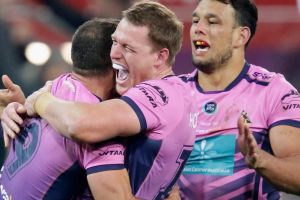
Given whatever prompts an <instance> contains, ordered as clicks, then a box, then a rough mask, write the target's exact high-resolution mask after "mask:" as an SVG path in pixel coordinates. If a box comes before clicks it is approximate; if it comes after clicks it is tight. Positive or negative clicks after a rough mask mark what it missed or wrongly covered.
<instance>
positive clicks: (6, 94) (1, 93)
mask: <svg viewBox="0 0 300 200" xmlns="http://www.w3.org/2000/svg"><path fill="white" fill-rule="evenodd" d="M2 83H3V85H4V87H5V88H6V89H1V90H0V115H1V114H2V112H3V110H4V108H5V107H6V106H7V105H8V104H9V103H11V102H19V103H21V104H23V103H24V102H25V95H24V93H23V91H22V89H21V87H20V86H18V85H16V84H14V83H13V82H12V81H11V79H10V78H9V77H8V76H7V75H3V76H2Z"/></svg>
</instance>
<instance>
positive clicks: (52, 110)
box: [34, 93, 80, 138]
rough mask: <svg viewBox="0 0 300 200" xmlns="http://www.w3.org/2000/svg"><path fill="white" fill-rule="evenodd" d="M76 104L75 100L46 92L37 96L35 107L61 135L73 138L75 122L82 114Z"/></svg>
mask: <svg viewBox="0 0 300 200" xmlns="http://www.w3.org/2000/svg"><path fill="white" fill-rule="evenodd" d="M74 104H75V103H73V102H67V101H63V100H60V99H58V98H56V97H54V96H53V95H51V94H50V93H44V94H41V95H40V96H39V97H38V98H37V100H36V102H35V104H34V109H35V111H36V112H37V114H38V115H39V116H41V117H42V118H44V119H45V120H47V121H48V123H49V124H50V125H51V126H52V127H53V128H54V129H55V130H56V131H58V132H59V133H60V134H61V135H63V136H65V137H68V138H72V137H73V131H72V130H73V129H74V124H75V123H76V122H77V121H78V116H79V115H80V113H79V111H77V110H76V109H75V105H74ZM75 110H76V111H77V112H76V111H75Z"/></svg>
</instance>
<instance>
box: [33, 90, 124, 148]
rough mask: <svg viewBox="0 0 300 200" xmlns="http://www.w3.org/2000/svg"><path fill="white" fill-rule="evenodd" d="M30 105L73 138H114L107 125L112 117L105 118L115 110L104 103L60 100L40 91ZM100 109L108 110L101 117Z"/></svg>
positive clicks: (113, 127) (93, 139)
mask: <svg viewBox="0 0 300 200" xmlns="http://www.w3.org/2000/svg"><path fill="white" fill-rule="evenodd" d="M101 104H103V103H101ZM34 107H35V110H36V112H37V113H38V114H39V115H40V116H41V117H42V118H44V119H46V120H47V121H48V123H49V124H50V125H51V126H52V127H53V128H54V129H55V130H57V131H58V132H59V133H60V134H61V135H63V136H65V137H68V138H71V139H74V140H77V141H81V142H86V143H97V142H101V141H105V140H108V139H111V138H113V137H116V136H117V133H118V131H116V130H115V129H116V128H115V126H112V125H111V123H114V122H115V120H111V118H109V117H108V115H109V113H111V112H112V113H115V112H114V110H113V108H110V107H109V105H107V104H106V106H100V104H99V103H97V104H87V103H79V102H70V101H64V100H60V99H58V98H56V97H54V96H53V95H51V94H50V93H44V94H41V95H40V96H38V98H37V100H36V102H35V105H34ZM103 109H104V110H108V112H109V113H107V112H106V113H107V114H104V115H102V116H101V113H102V111H103ZM99 113H100V114H99ZM111 116H112V115H111Z"/></svg>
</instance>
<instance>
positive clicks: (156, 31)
mask: <svg viewBox="0 0 300 200" xmlns="http://www.w3.org/2000/svg"><path fill="white" fill-rule="evenodd" d="M123 18H125V19H126V20H128V21H129V22H130V23H132V24H133V25H136V26H146V27H148V29H149V35H148V36H149V39H150V40H151V42H152V44H153V47H154V50H160V49H162V48H167V49H168V50H169V58H168V64H171V65H172V64H173V63H174V61H175V56H176V54H177V53H178V52H179V50H180V48H181V45H182V37H183V36H182V34H183V24H182V22H181V21H179V20H178V18H177V17H176V15H175V14H174V12H172V11H171V10H169V9H168V8H167V7H165V6H163V5H162V4H159V3H157V2H153V1H141V2H138V3H135V4H134V5H133V6H131V7H130V8H129V9H127V10H125V11H123Z"/></svg>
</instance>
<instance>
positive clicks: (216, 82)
mask: <svg viewBox="0 0 300 200" xmlns="http://www.w3.org/2000/svg"><path fill="white" fill-rule="evenodd" d="M244 63H245V60H244V57H240V59H234V57H232V59H231V60H229V62H228V63H226V64H225V65H221V66H218V67H216V68H215V70H214V71H213V72H212V73H204V72H202V71H200V70H198V82H199V85H200V86H201V88H202V89H203V90H204V91H223V90H225V88H226V87H227V86H228V85H229V84H230V83H232V81H234V80H235V79H236V78H237V76H238V75H239V74H240V73H241V71H242V70H243V67H244Z"/></svg>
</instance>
